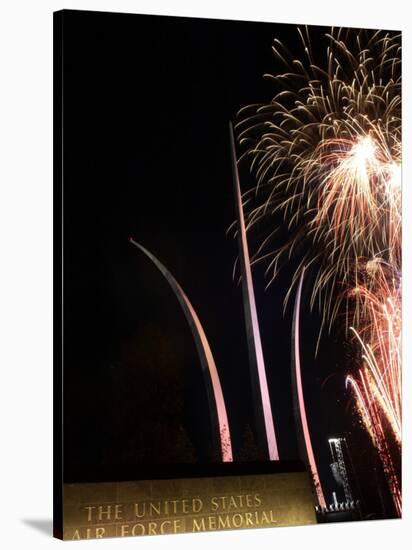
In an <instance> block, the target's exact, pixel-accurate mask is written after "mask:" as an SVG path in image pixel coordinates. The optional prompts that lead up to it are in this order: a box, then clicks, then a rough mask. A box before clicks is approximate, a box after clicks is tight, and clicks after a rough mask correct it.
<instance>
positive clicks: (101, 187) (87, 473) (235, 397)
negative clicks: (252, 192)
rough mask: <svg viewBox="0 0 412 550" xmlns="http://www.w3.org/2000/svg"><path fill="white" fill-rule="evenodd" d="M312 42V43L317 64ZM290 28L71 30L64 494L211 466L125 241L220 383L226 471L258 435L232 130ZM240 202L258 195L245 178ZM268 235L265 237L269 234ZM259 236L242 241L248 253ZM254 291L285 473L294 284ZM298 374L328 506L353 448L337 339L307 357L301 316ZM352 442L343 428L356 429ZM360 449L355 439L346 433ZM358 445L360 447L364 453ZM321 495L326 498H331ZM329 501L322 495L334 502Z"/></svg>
mask: <svg viewBox="0 0 412 550" xmlns="http://www.w3.org/2000/svg"><path fill="white" fill-rule="evenodd" d="M323 33H324V29H321V28H314V29H312V31H311V35H312V40H313V48H314V51H315V53H316V52H320V54H321V55H323V54H324V47H325V46H324V44H325V43H324V41H323V38H322V35H323ZM276 37H277V38H279V39H281V40H282V41H284V42H285V43H287V44H288V46H289V47H290V48H291V49H292V50H293V49H294V48H296V47H297V46H296V45H297V41H298V35H297V32H296V28H295V26H292V25H280V24H266V23H247V22H230V21H212V20H196V19H185V18H174V17H160V16H140V15H121V14H99V13H87V12H70V11H69V12H66V14H65V18H64V30H63V38H64V57H63V103H64V109H63V139H64V192H63V198H64V331H65V332H64V335H65V344H64V407H65V409H64V410H65V412H64V478H65V480H66V481H81V480H82V481H87V480H95V479H102V480H103V479H120V477H123V478H124V477H131V478H138V477H139V467H140V466H142V465H144V464H150V463H152V464H156V463H164V464H166V465H167V464H172V463H179V462H183V463H185V462H187V463H189V462H208V461H212V462H213V460H215V459H216V457H214V455H213V452H212V450H211V449H210V448H209V445H208V441H209V439H210V426H209V419H208V409H207V401H206V395H205V390H204V385H203V379H202V374H201V369H200V364H199V360H198V358H197V353H196V350H195V347H194V343H193V339H192V336H191V333H190V329H189V327H188V325H187V322H186V320H185V317H184V315H183V313H182V311H181V309H180V306H179V304H178V302H177V300H176V297H175V296H174V294H173V293H172V291H171V289H170V288H169V286H168V284H167V282H166V281H165V279H164V278H163V277H162V275H161V274H160V273H159V272H158V271H157V269H156V268H155V267H154V265H153V264H151V262H150V261H149V260H148V259H147V258H146V257H145V256H144V255H143V254H142V253H141V252H139V251H138V250H137V249H136V248H135V247H133V246H132V245H131V244H130V243H129V237H131V236H132V237H133V238H134V239H136V240H137V241H139V242H140V243H141V244H142V245H143V246H145V247H146V248H148V249H149V250H150V251H151V252H152V253H153V254H155V255H156V256H157V258H158V259H159V260H160V261H161V262H162V263H164V264H165V266H166V267H167V268H168V269H169V270H170V271H171V273H172V274H173V275H174V277H175V278H176V279H177V281H178V282H179V283H180V285H181V286H182V287H183V289H184V290H185V292H186V294H187V296H188V297H189V299H190V301H191V302H192V304H193V306H194V308H195V309H196V311H197V314H198V316H199V318H200V320H201V322H202V325H203V327H204V329H205V332H206V335H207V337H208V340H209V343H210V345H211V348H212V351H213V354H214V358H215V361H216V364H217V368H218V370H219V375H220V378H221V383H222V386H223V392H224V395H225V400H226V407H227V410H228V415H229V422H230V428H231V432H232V438H233V445H234V453H235V457H239V459H242V457H243V456H244V453H245V437H246V439H247V433H248V431H249V435H250V428H252V429H253V410H252V402H251V391H250V382H249V373H248V353H247V345H246V338H245V326H244V317H243V308H242V297H241V288H240V287H239V286H238V284H237V281H236V280H235V281H234V280H233V278H232V271H233V265H234V262H235V259H236V256H237V241H236V239H234V238H233V233H232V234H229V235H227V230H228V228H229V226H230V225H231V224H232V222H233V221H234V219H235V205H234V195H233V187H232V172H231V159H230V149H229V132H228V123H229V121H230V120H235V119H236V113H237V111H238V110H239V109H240V108H241V107H243V106H245V105H247V104H250V103H258V102H261V101H268V100H270V99H271V98H272V97H273V95H274V93H275V90H274V88H273V84H272V83H271V82H269V81H267V80H265V79H263V78H262V75H263V74H264V73H267V72H269V73H274V72H276V71H277V69H278V67H277V66H276V62H275V60H274V57H273V55H272V52H271V44H272V41H273V39H274V38H276ZM241 178H242V188H243V191H245V190H246V189H248V188H249V187H250V186H251V185H253V180H252V178H251V176H250V175H249V173H248V167H247V165H244V166H241ZM274 223H276V220H274ZM258 242H259V231H257V232H255V233H254V234H253V235H251V237H250V248H251V251H252V252H253V250H255V249H256V246H257V244H258ZM293 267H294V266H293V264H291V265H290V266H284V269H283V271H282V273H281V276H280V277H279V279H278V280H276V281H275V283H274V284H273V285H272V286H271V287H270V288H269V290H266V291H265V290H264V287H265V284H266V282H267V280H265V277H264V272H263V268H257V269H255V270H254V271H253V274H254V283H255V291H256V298H257V306H258V315H259V318H260V324H261V327H260V328H261V334H262V341H263V348H264V354H265V360H266V365H267V374H268V380H269V384H270V392H271V398H272V405H273V412H274V418H275V427H276V430H277V433H278V443H279V447H280V454H281V457H282V458H284V459H296V458H297V457H298V451H297V441H296V434H295V425H294V419H293V408H292V393H291V387H290V369H291V364H290V358H291V322H292V311H291V308H289V309H288V310H287V312H286V314H285V315H283V312H282V307H283V298H284V295H285V292H286V289H287V286H288V284H289V281H290V277H291V274H292V272H293ZM303 307H304V310H305V312H304V314H303V324H304V327H303V329H302V330H303V342H302V349H303V361H304V364H303V367H304V380H305V389H306V391H307V394H306V399H307V405H308V409H309V420H310V423H311V430H312V436H313V442H314V446H315V450H316V453H317V455H318V457H319V465H320V470H321V475H322V476H323V478H324V479H323V482H324V484H326V490H327V491H326V492H327V494H328V495H329V494H330V492H331V491H332V488H331V487H332V485H333V483H332V477H331V474H330V469H329V461H330V458H329V454H328V444H327V438H328V437H333V436H339V435H348V434H350V432H351V430H352V428H353V423H354V421H353V416H352V414H351V413H350V407H349V405H350V403H349V402H348V396H347V395H345V389H344V365H343V366H342V364H340V365H339V366H338V361H339V355H340V354H341V352H342V350H341V348H340V346H339V345H338V344H337V337H336V336H335V337H334V336H333V335H332V336H330V337H328V338H326V337H325V338H324V339H323V340H322V346H321V351H320V354H319V356H318V357H317V358H316V359H315V357H314V346H315V340H316V337H317V331H318V322H319V320H318V318H317V316H316V313H314V314H310V313H309V312H308V305H307V299H306V300H305V297H304V299H303ZM355 429H356V427H355ZM358 432H359V433H358V435H357V437H358V438H361V439H362V437H364V436H363V435H362V434H361V432H360V431H359V430H358ZM362 441H363V443H364V442H366V439H364V440H362ZM328 484H329V485H328ZM333 490H334V489H333Z"/></svg>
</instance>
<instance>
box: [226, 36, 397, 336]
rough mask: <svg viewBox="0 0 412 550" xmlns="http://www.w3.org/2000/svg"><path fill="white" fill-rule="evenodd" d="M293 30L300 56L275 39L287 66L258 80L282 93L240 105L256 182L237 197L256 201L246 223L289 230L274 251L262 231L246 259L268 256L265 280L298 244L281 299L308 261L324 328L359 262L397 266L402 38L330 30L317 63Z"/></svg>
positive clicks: (242, 137)
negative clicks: (266, 222) (267, 221)
mask: <svg viewBox="0 0 412 550" xmlns="http://www.w3.org/2000/svg"><path fill="white" fill-rule="evenodd" d="M299 35H300V37H301V40H302V45H303V48H304V51H305V56H306V58H307V62H306V63H303V62H302V61H301V60H299V59H294V58H293V56H292V55H291V54H290V53H289V52H288V50H287V49H286V48H285V47H284V46H283V45H282V44H281V43H280V42H279V41H278V40H275V41H274V45H273V52H274V54H275V56H276V58H277V60H278V61H279V62H280V63H282V64H284V65H286V68H287V69H286V71H285V72H283V73H282V74H278V75H276V76H274V75H266V77H267V78H269V79H271V80H273V81H274V82H275V83H276V85H277V86H278V87H280V88H281V90H280V91H279V92H278V93H277V94H276V95H275V96H274V98H273V99H272V101H271V102H270V103H269V104H263V105H252V106H248V107H246V108H244V109H242V110H241V111H240V112H239V122H238V124H237V130H238V138H239V142H240V144H241V145H242V146H243V147H244V153H243V156H246V157H248V158H249V160H250V163H251V169H252V171H253V172H254V174H255V176H256V180H257V185H256V187H255V188H254V189H252V190H250V191H249V192H248V193H246V195H245V204H246V205H247V204H248V203H252V202H253V195H258V196H259V197H260V198H261V200H260V201H258V205H257V206H254V207H252V208H251V209H250V210H249V212H248V219H247V222H248V229H249V230H250V229H251V228H252V227H253V226H254V225H256V224H258V223H259V221H260V220H261V219H262V218H266V217H267V216H268V215H273V216H276V215H277V214H278V213H280V214H281V215H282V216H283V217H284V219H285V221H286V222H287V224H288V228H289V234H288V238H287V239H285V242H284V244H283V245H282V246H280V247H276V248H275V249H274V250H273V249H271V244H272V241H273V238H274V233H273V234H272V233H270V234H268V235H267V237H266V238H265V239H264V240H263V242H262V245H261V246H260V248H259V249H258V251H257V253H256V254H255V256H254V257H253V259H252V261H253V262H257V261H262V260H267V261H268V266H267V275H268V277H269V283H270V282H271V281H273V279H274V278H275V277H276V275H277V273H278V270H279V268H280V266H281V264H282V263H283V262H284V261H287V259H288V258H289V257H290V255H291V254H292V253H293V252H294V251H297V250H302V249H303V248H304V249H305V250H306V251H307V252H306V253H305V254H304V257H302V258H300V259H301V263H300V267H299V268H298V269H297V271H296V273H295V277H294V280H293V282H292V285H291V288H290V292H289V293H288V295H287V296H286V301H287V300H288V298H289V297H290V295H291V293H292V289H293V287H294V286H295V285H296V284H297V281H298V280H299V277H300V275H301V272H302V269H303V267H304V266H306V269H308V267H310V266H313V267H314V268H315V270H316V277H315V282H314V284H313V293H312V301H311V305H312V306H313V305H314V303H315V300H316V299H317V300H318V301H319V305H320V308H321V310H322V311H323V320H324V323H325V324H326V325H328V326H329V327H331V326H332V324H333V322H334V320H335V318H336V315H337V314H338V312H339V310H340V306H341V302H342V300H343V299H345V298H346V292H345V291H344V289H345V287H346V288H350V286H351V285H352V284H353V280H354V279H355V280H358V279H359V278H361V277H362V271H363V270H362V259H364V258H367V259H370V258H377V257H379V258H382V259H383V260H384V261H386V262H387V263H389V264H390V265H393V266H394V269H395V270H396V269H397V270H399V267H400V246H401V226H400V189H399V179H400V162H401V158H400V155H401V147H400V142H401V135H400V107H401V99H400V38H399V36H398V35H394V34H389V33H382V32H379V31H376V32H374V33H371V32H369V33H368V32H366V31H365V32H362V31H360V32H359V33H357V34H356V33H352V34H351V33H350V31H349V30H347V31H342V30H337V31H335V30H332V32H331V33H330V34H327V35H326V37H325V38H326V40H328V42H329V44H328V47H327V49H326V68H325V69H324V68H321V67H320V66H319V65H317V64H316V62H315V60H314V58H313V54H312V49H311V46H310V40H309V34H308V32H307V31H306V33H304V32H303V31H301V30H299ZM350 43H353V44H352V45H353V48H350V47H349V45H348V44H350ZM314 245H315V246H314ZM338 288H339V290H340V292H337V289H338Z"/></svg>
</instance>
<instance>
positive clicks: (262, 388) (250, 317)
mask: <svg viewBox="0 0 412 550" xmlns="http://www.w3.org/2000/svg"><path fill="white" fill-rule="evenodd" d="M229 129H230V145H231V154H232V169H233V183H234V187H235V198H236V210H237V218H238V241H239V261H240V270H241V274H242V291H243V306H244V311H245V322H246V334H247V342H248V348H249V364H250V374H251V379H252V391H253V398H254V405H255V416H256V430H257V435H258V438H259V442H260V445H262V446H263V445H264V446H265V447H266V452H267V453H268V455H269V459H270V460H279V452H278V445H277V441H276V434H275V426H274V423H273V415H272V406H271V404H270V396H269V388H268V383H267V380H266V370H265V360H264V358H263V350H262V343H261V341H260V331H259V320H258V316H257V311H256V303H255V293H254V290H253V279H252V271H251V269H250V259H249V248H248V243H247V236H246V227H245V218H244V215H243V205H242V194H241V192H240V181H239V172H238V168H237V160H236V148H235V137H234V133H233V126H232V124H229ZM262 416H263V419H262ZM262 420H263V426H262Z"/></svg>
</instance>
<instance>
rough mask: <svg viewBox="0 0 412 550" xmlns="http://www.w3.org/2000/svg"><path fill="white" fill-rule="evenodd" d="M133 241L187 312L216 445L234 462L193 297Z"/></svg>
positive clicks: (217, 384) (220, 395) (219, 392)
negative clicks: (191, 299)
mask: <svg viewBox="0 0 412 550" xmlns="http://www.w3.org/2000/svg"><path fill="white" fill-rule="evenodd" d="M130 242H131V243H132V244H133V245H134V246H136V247H137V248H138V249H139V250H141V251H142V252H143V253H144V254H145V255H146V256H147V257H148V258H150V260H152V262H153V263H154V264H155V266H156V267H157V269H158V270H159V271H160V272H161V273H162V275H163V276H164V277H165V279H166V280H167V282H168V283H169V285H170V286H171V288H172V290H173V292H174V293H175V295H176V298H177V299H178V300H179V303H180V305H181V307H182V309H183V312H184V314H185V317H186V319H187V322H188V323H189V326H190V330H191V331H192V335H193V338H194V340H195V344H196V349H197V352H198V354H199V358H200V364H201V367H202V371H203V375H204V379H205V384H206V390H207V398H208V401H209V409H210V416H211V422H212V434H213V437H214V438H215V443H218V444H219V446H220V452H221V456H222V461H223V462H232V461H233V455H232V443H231V438H230V431H229V423H228V419H227V414H226V406H225V401H224V398H223V392H222V387H221V385H220V380H219V375H218V372H217V369H216V364H215V361H214V359H213V354H212V350H211V349H210V346H209V342H208V341H207V338H206V334H205V331H204V330H203V327H202V325H201V323H200V321H199V318H198V316H197V315H196V312H195V310H194V308H193V306H192V304H191V303H190V301H189V298H188V297H187V296H186V294H185V293H184V291H183V289H182V287H181V286H180V285H179V283H178V282H177V281H176V279H175V278H174V277H173V275H172V274H171V273H170V271H169V270H168V269H166V267H165V266H164V265H163V264H162V263H161V262H160V261H159V260H158V259H157V258H156V256H154V255H153V254H151V253H150V252H149V251H148V250H147V249H146V248H144V246H142V245H141V244H139V243H138V242H136V241H135V240H134V239H132V238H131V239H130Z"/></svg>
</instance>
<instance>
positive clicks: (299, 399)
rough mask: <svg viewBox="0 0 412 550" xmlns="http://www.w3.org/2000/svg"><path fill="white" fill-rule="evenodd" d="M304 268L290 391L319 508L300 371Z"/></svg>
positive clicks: (321, 498) (302, 452) (319, 494)
mask: <svg viewBox="0 0 412 550" xmlns="http://www.w3.org/2000/svg"><path fill="white" fill-rule="evenodd" d="M304 275H305V270H304V269H303V270H302V274H301V276H300V280H299V286H298V290H297V292H296V299H295V307H294V309H293V324H292V392H293V409H294V413H295V422H296V431H297V436H298V444H299V454H300V458H301V459H302V460H303V461H304V462H305V463H306V464H308V465H309V468H310V471H311V473H312V479H313V484H314V486H315V491H316V496H317V498H318V502H319V505H320V507H321V508H325V507H326V501H325V496H324V494H323V489H322V485H321V482H320V478H319V472H318V467H317V465H316V460H315V455H314V453H313V448H312V441H311V438H310V431H309V425H308V419H307V417H306V407H305V399H304V395H303V384H302V372H301V364H300V333H299V331H300V301H301V296H302V286H303V278H304Z"/></svg>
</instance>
